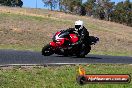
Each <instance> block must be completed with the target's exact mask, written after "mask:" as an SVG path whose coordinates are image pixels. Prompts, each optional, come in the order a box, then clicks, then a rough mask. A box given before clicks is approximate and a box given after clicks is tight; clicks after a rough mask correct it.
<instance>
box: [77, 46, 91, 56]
mask: <svg viewBox="0 0 132 88" xmlns="http://www.w3.org/2000/svg"><path fill="white" fill-rule="evenodd" d="M90 50H91V46H90V45H88V46H87V47H86V48H85V51H84V53H83V54H81V52H79V53H77V54H76V56H77V57H78V58H85V55H87V54H88V53H89V52H90Z"/></svg>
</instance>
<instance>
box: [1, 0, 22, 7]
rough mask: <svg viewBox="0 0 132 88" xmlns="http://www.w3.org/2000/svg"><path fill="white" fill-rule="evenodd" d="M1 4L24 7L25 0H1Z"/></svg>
mask: <svg viewBox="0 0 132 88" xmlns="http://www.w3.org/2000/svg"><path fill="white" fill-rule="evenodd" d="M0 4H1V5H5V6H11V7H16V6H19V7H22V6H23V2H22V0H1V1H0Z"/></svg>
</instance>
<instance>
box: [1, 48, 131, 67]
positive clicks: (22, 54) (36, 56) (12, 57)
mask: <svg viewBox="0 0 132 88" xmlns="http://www.w3.org/2000/svg"><path fill="white" fill-rule="evenodd" d="M85 63H115V64H132V57H129V56H105V55H92V54H89V55H87V56H86V57H85V58H76V57H63V56H59V55H52V56H42V55H41V52H34V51H17V50H0V66H2V65H15V64H16V65H18V64H19V65H20V64H21V65H26V64H37V65H44V64H85Z"/></svg>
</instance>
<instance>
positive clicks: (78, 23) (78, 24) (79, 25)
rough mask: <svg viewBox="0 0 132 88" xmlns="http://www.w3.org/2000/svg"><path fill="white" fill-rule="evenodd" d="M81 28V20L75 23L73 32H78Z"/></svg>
mask: <svg viewBox="0 0 132 88" xmlns="http://www.w3.org/2000/svg"><path fill="white" fill-rule="evenodd" d="M82 28H83V21H81V20H78V21H75V30H80V29H82Z"/></svg>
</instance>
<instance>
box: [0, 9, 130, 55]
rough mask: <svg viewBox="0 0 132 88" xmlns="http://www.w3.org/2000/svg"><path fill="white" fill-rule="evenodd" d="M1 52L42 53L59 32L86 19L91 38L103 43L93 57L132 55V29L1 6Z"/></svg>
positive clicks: (93, 52) (83, 18)
mask: <svg viewBox="0 0 132 88" xmlns="http://www.w3.org/2000/svg"><path fill="white" fill-rule="evenodd" d="M0 11H1V12H0V21H1V23H0V36H1V37H0V49H16V50H32V51H41V48H42V47H43V46H44V45H46V44H48V43H49V42H50V41H51V38H50V36H51V35H52V34H53V33H55V32H56V31H58V30H62V29H66V28H69V27H73V26H74V21H75V20H78V19H80V20H83V21H84V22H85V26H86V27H87V28H88V30H89V32H90V35H94V36H98V37H99V38H100V42H99V43H98V44H96V45H95V46H92V50H91V53H92V54H105V55H116V56H118V55H121V56H122V55H123V56H124V55H125V56H131V55H132V52H131V50H132V35H131V34H132V27H127V26H124V25H121V24H116V23H112V22H107V21H101V20H96V19H92V18H89V17H81V16H75V15H70V14H65V13H61V12H55V11H48V10H41V9H38V10H36V9H25V8H22V9H21V8H8V7H0Z"/></svg>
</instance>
